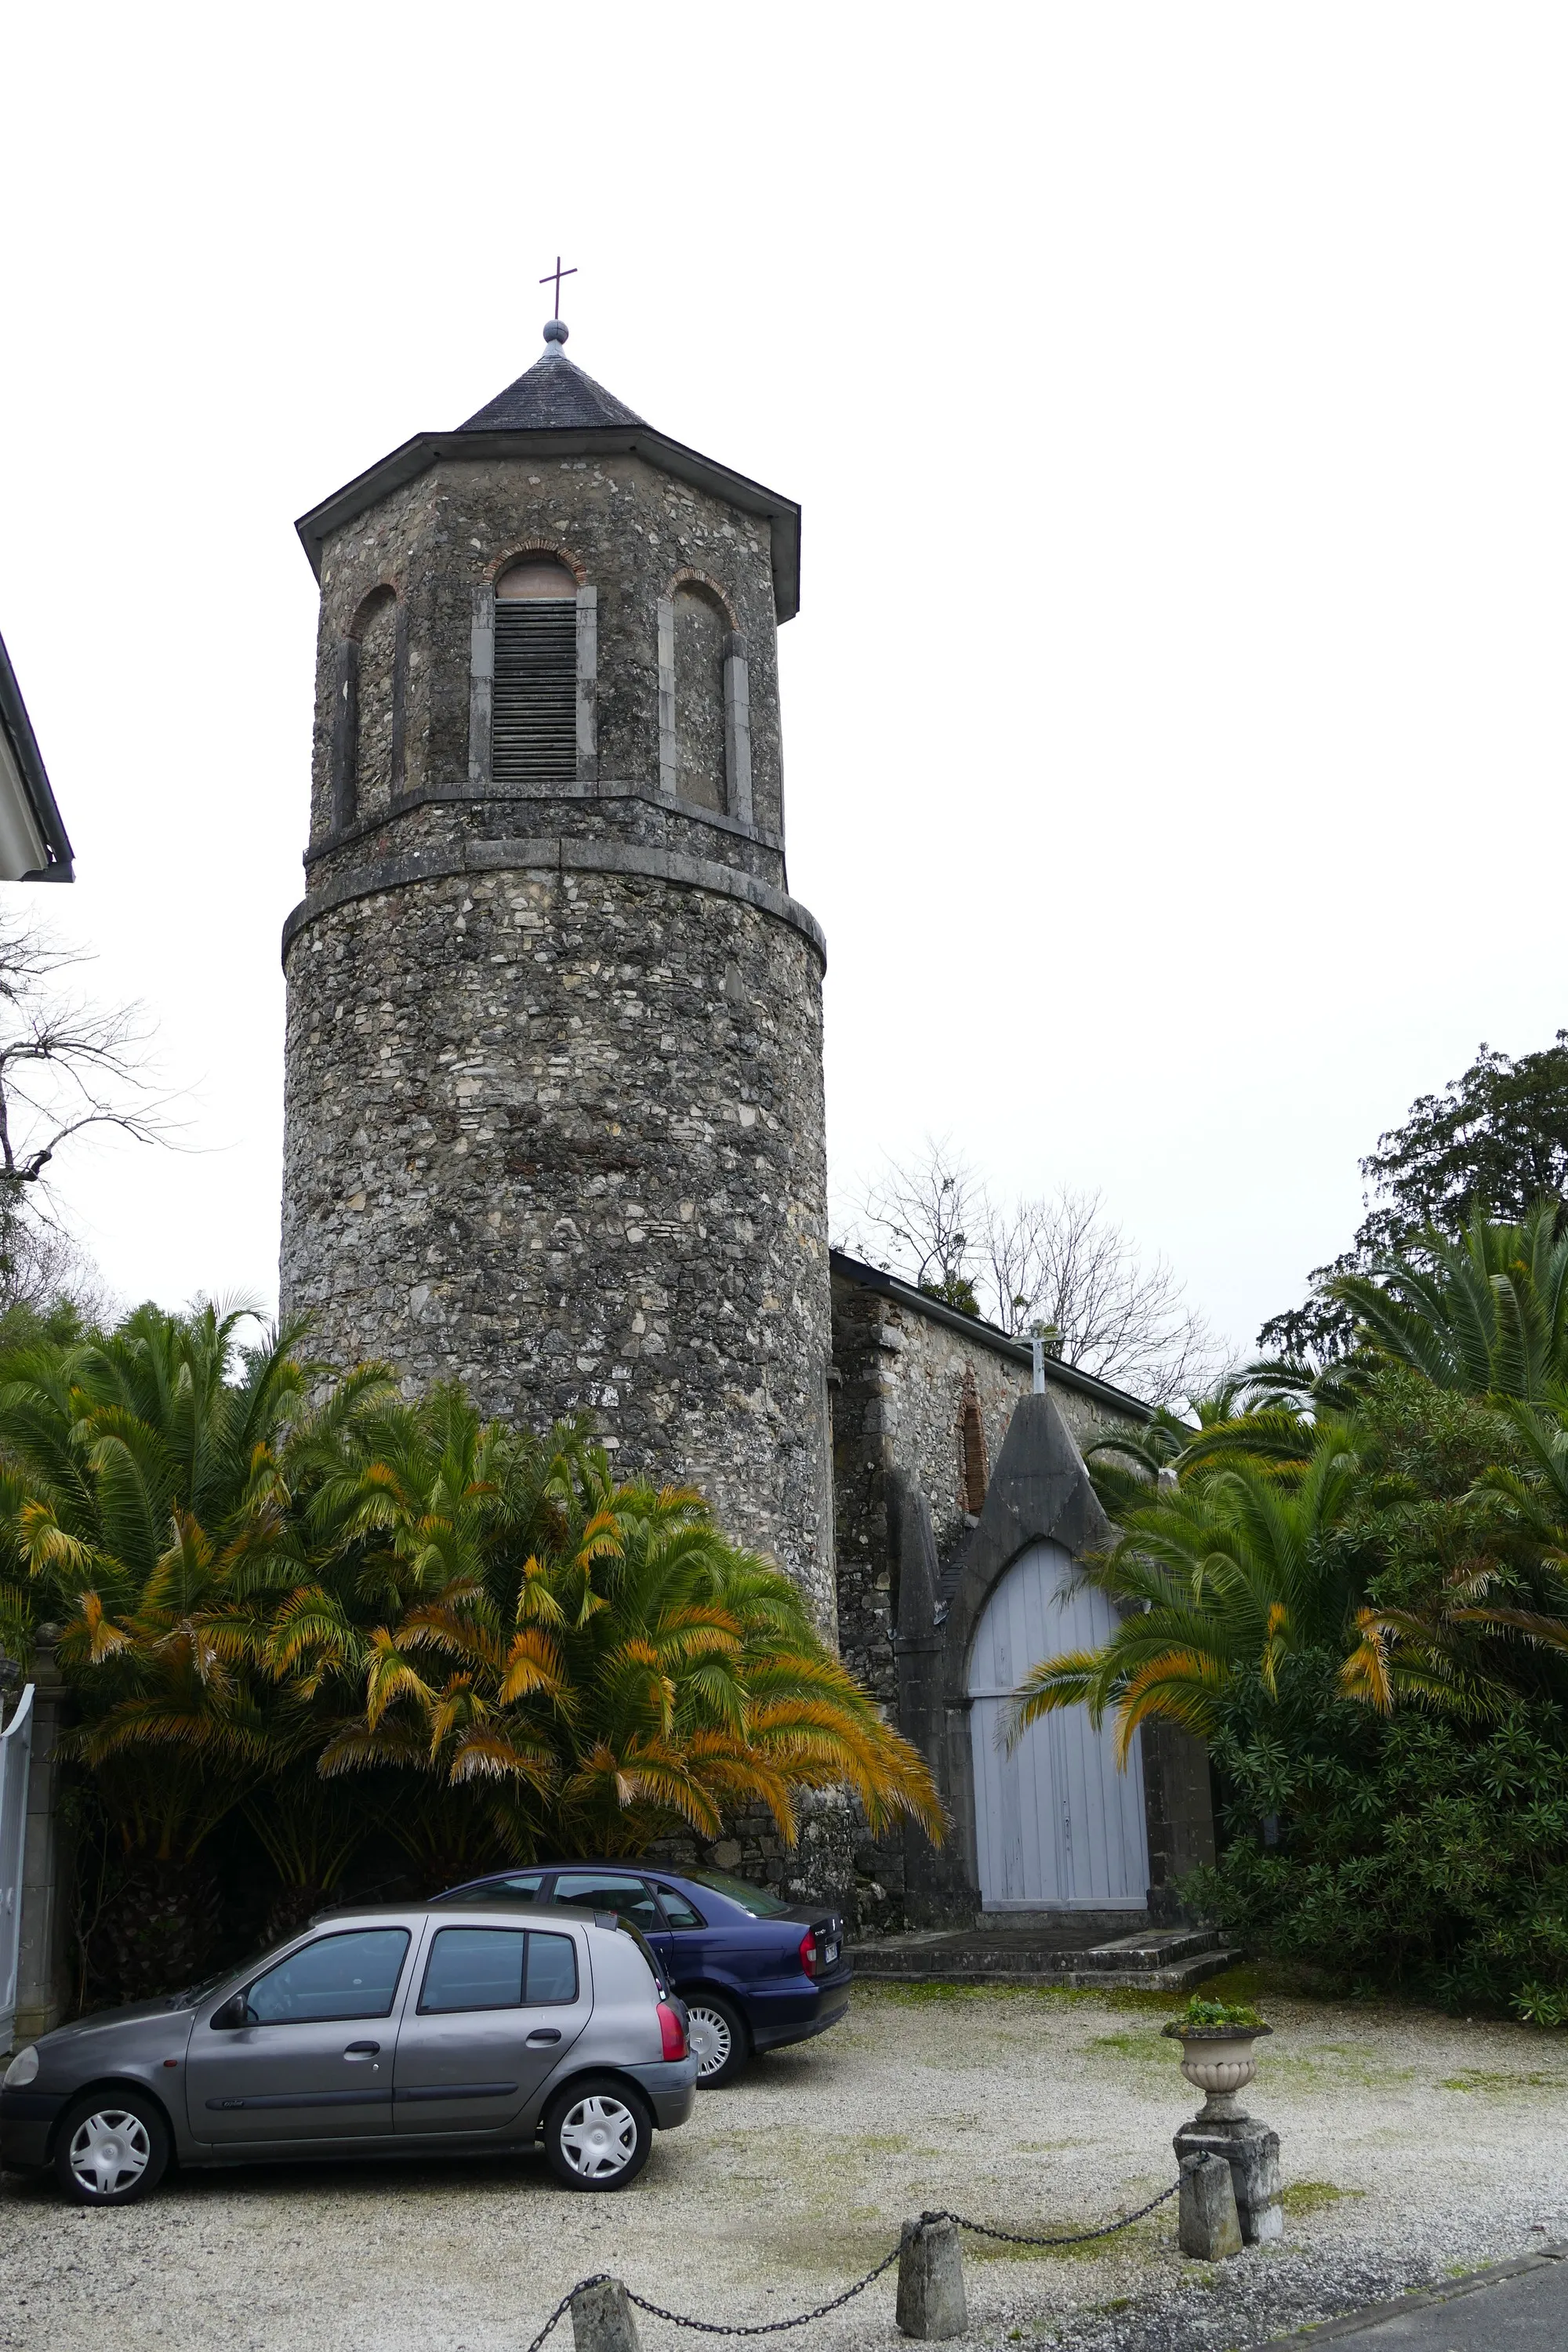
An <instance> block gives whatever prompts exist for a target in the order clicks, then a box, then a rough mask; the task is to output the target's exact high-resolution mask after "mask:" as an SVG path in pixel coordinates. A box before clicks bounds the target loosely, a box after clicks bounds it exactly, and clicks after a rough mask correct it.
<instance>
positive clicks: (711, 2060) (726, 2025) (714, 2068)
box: [687, 2004, 735, 2082]
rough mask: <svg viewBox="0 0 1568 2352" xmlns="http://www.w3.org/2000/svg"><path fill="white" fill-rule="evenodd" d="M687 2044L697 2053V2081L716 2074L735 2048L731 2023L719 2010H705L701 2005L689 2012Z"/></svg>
mask: <svg viewBox="0 0 1568 2352" xmlns="http://www.w3.org/2000/svg"><path fill="white" fill-rule="evenodd" d="M687 2020H688V2023H687V2042H688V2045H689V2048H690V2049H691V2050H692V2051H693V2052H694V2053H696V2058H697V2079H698V2081H699V2082H701V2080H702V2078H703V2076H704V2075H705V2074H717V2073H718V2072H719V2069H720V2067H721V2066H722V2065H724V2064H725V2063H726V2062H727V2061H728V2059H729V2056H730V2053H731V2050H732V2049H733V2048H734V2046H735V2042H734V2036H733V2035H732V2034H731V2032H730V2021H729V2019H728V2018H727V2017H725V2016H724V2015H723V2014H722V2013H721V2011H719V2010H716V2009H703V2008H702V2007H701V2006H700V2004H699V2006H698V2007H697V2008H695V2009H689V2010H688V2011H687Z"/></svg>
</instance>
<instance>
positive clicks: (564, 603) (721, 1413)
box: [281, 321, 834, 1629]
mask: <svg viewBox="0 0 1568 2352" xmlns="http://www.w3.org/2000/svg"><path fill="white" fill-rule="evenodd" d="M545 333H546V350H545V353H544V356H543V357H542V359H541V360H540V361H539V362H537V363H536V364H535V365H534V366H533V367H532V368H531V369H530V370H529V371H528V373H526V374H525V375H523V376H522V377H521V378H520V379H519V381H518V382H517V383H514V384H512V385H511V386H510V388H509V389H508V390H507V391H505V392H503V393H502V394H500V396H499V397H498V398H497V399H496V400H494V401H492V402H491V403H490V404H489V406H488V407H486V408H483V409H481V410H480V411H479V415H477V416H474V417H471V418H470V419H469V421H468V424H467V425H463V426H462V427H461V428H460V429H459V430H458V431H457V432H455V433H441V434H422V435H419V436H416V438H415V439H414V440H412V441H410V442H407V443H406V444H405V446H403V447H402V448H401V449H398V450H396V451H395V452H394V454H393V455H392V456H391V457H387V458H385V459H384V460H383V461H382V463H381V464H380V465H378V466H375V467H372V468H371V470H370V471H369V472H368V473H365V474H363V475H362V476H361V477H360V478H359V479H358V480H357V481H355V482H353V483H351V484H350V485H349V486H348V488H346V489H344V490H342V491H341V492H339V493H338V495H337V496H336V497H335V498H332V499H328V500H327V501H326V502H325V503H324V504H323V505H321V506H320V507H318V508H316V509H314V511H313V512H312V513H310V514H309V515H307V516H306V517H305V518H304V519H303V520H302V521H301V522H300V526H299V529H300V536H301V538H302V540H303V541H304V543H305V547H306V551H307V552H308V553H309V555H310V560H311V562H312V564H313V566H314V568H315V570H316V572H317V575H318V578H319V580H320V583H321V628H320V638H319V651H318V670H317V697H316V728H315V744H314V761H313V779H312V791H311V817H310V846H309V848H308V850H307V851H306V854H305V866H306V876H307V895H306V897H305V898H304V899H303V900H302V902H301V903H300V906H298V907H297V908H295V910H294V912H293V913H292V914H291V915H290V916H289V920H288V923H287V925H286V926H285V930H284V941H283V957H284V966H285V971H286V974H287V979H288V995H289V1012H288V1045H287V1077H286V1099H285V1156H284V1189H283V1241H282V1266H281V1273H282V1301H283V1306H284V1309H285V1311H286V1312H289V1313H292V1312H296V1311H299V1310H302V1309H304V1310H309V1311H310V1313H311V1314H312V1315H313V1317H314V1318H315V1340H316V1343H317V1344H318V1345H319V1346H320V1348H321V1350H322V1351H323V1352H324V1353H326V1354H329V1355H331V1357H332V1358H334V1359H335V1360H338V1361H340V1362H344V1363H346V1362H350V1361H352V1360H356V1359H360V1358H364V1357H372V1356H376V1357H384V1358H386V1359H388V1360H390V1361H391V1362H392V1363H394V1364H395V1366H396V1367H397V1368H398V1370H400V1372H401V1373H402V1374H403V1376H404V1378H405V1383H406V1385H407V1386H408V1388H409V1390H410V1391H411V1392H412V1391H418V1390H420V1389H423V1388H425V1387H426V1386H428V1385H429V1384H430V1383H431V1382H432V1381H437V1380H442V1379H448V1378H455V1379H458V1380H461V1381H463V1382H464V1383H465V1384H466V1386H467V1387H468V1389H469V1391H471V1392H472V1394H473V1395H474V1397H475V1399H476V1401H477V1402H478V1403H479V1406H480V1407H481V1409H482V1410H483V1411H484V1412H487V1413H489V1414H501V1415H507V1416H512V1417H515V1418H517V1419H518V1420H520V1421H523V1422H527V1423H532V1424H533V1425H535V1426H542V1425H543V1424H545V1423H548V1422H549V1421H550V1420H551V1419H552V1418H553V1417H554V1416H556V1415H558V1414H561V1413H564V1412H573V1411H576V1410H579V1409H586V1410H588V1411H590V1412H592V1413H593V1415H594V1416H595V1421H596V1423H597V1424H598V1426H599V1427H600V1429H601V1431H602V1432H603V1433H604V1436H605V1442H606V1443H607V1444H609V1445H611V1446H612V1447H613V1448H614V1451H615V1458H616V1462H617V1465H619V1466H620V1467H621V1468H622V1469H623V1471H624V1472H625V1473H626V1474H630V1473H632V1472H638V1473H647V1475H651V1476H653V1477H654V1478H656V1479H658V1480H667V1479H673V1478H681V1479H689V1480H691V1481H694V1482H695V1483H697V1484H699V1485H700V1486H702V1488H703V1489H704V1491H705V1492H706V1493H707V1494H708V1495H709V1496H710V1498H711V1499H712V1501H713V1503H714V1504H715V1506H716V1507H717V1509H718V1511H719V1514H720V1516H721V1520H722V1522H723V1524H724V1525H725V1527H726V1528H727V1529H728V1530H729V1531H730V1532H731V1533H732V1534H734V1535H735V1536H737V1537H738V1538H741V1539H742V1540H744V1541H747V1542H749V1543H752V1544H753V1545H755V1546H756V1547H757V1548H758V1549H762V1550H764V1551H767V1552H769V1553H771V1554H772V1555H773V1557H774V1558H775V1559H777V1560H778V1561H779V1562H780V1563H781V1565H783V1566H784V1568H786V1569H787V1570H789V1571H790V1573H791V1574H792V1575H793V1576H794V1577H795V1579H796V1580H798V1582H799V1583H800V1584H801V1586H802V1587H803V1589H804V1591H805V1592H806V1594H807V1595H808V1597H809V1600H810V1602H811V1605H812V1608H813V1611H814V1613H815V1614H816V1618H817V1620H818V1622H820V1623H821V1624H823V1625H824V1626H825V1627H826V1628H828V1629H831V1627H832V1624H833V1618H834V1601H833V1590H834V1578H833V1542H832V1507H831V1470H830V1455H829V1444H828V1428H827V1368H828V1356H829V1328H828V1264H827V1229H826V1200H825V1189H826V1167H825V1150H824V1120H823V1089H822V974H823V968H824V962H825V948H824V941H823V937H822V933H821V931H820V930H819V929H818V927H817V925H816V922H814V920H813V919H812V918H811V916H810V915H809V914H808V913H807V912H806V911H805V908H803V907H801V906H799V905H797V904H796V902H795V900H794V899H793V898H791V897H790V896H789V893H788V887H787V882H786V878H785V870H784V798H783V775H782V763H781V751H780V730H779V698H778V669H777V629H778V624H779V623H780V622H781V621H784V620H788V619H789V618H790V617H791V616H792V614H794V612H795V609H796V604H797V601H798V562H799V520H800V519H799V510H798V509H797V508H796V507H795V506H794V505H793V504H792V503H791V502H790V501H789V500H788V499H781V498H779V497H777V496H776V495H775V494H774V493H773V491H771V490H766V489H763V488H761V487H760V486H759V485H758V484H756V483H754V482H752V481H748V480H747V479H746V478H744V477H743V476H742V475H739V474H735V473H731V472H730V471H729V470H728V469H727V468H726V467H721V466H718V465H715V464H713V463H712V462H711V461H710V460H709V459H708V458H705V457H700V456H699V455H698V454H697V453H696V452H695V451H693V450H690V449H687V448H684V447H683V446H681V445H680V444H679V443H678V442H674V441H670V440H668V438H667V437H666V436H663V435H662V434H658V433H656V432H654V431H652V430H651V429H650V428H649V427H648V426H647V425H644V424H643V423H642V421H641V420H640V419H639V418H637V416H635V415H632V413H631V411H630V410H629V409H626V408H625V407H623V406H622V404H620V403H619V402H618V401H616V400H615V399H614V398H612V396H611V395H610V394H607V393H606V392H605V391H604V390H603V389H602V388H601V387H600V386H599V385H598V384H596V383H594V382H593V380H592V379H591V378H590V377H588V376H586V375H584V373H582V371H581V370H580V369H578V368H577V367H575V366H574V364H573V362H571V361H570V360H568V359H567V357H566V356H565V352H564V351H563V342H564V340H565V330H564V329H563V328H562V327H560V326H559V324H558V323H557V322H555V321H552V322H551V324H550V326H549V327H547V328H546V330H545Z"/></svg>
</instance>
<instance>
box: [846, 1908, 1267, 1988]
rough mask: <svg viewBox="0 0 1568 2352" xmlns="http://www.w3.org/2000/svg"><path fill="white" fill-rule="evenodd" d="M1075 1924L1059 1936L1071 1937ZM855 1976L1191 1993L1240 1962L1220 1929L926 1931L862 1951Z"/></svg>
mask: <svg viewBox="0 0 1568 2352" xmlns="http://www.w3.org/2000/svg"><path fill="white" fill-rule="evenodd" d="M1071 1927H1072V1922H1071V1920H1070V1915H1069V1916H1068V1918H1067V1919H1064V1920H1062V1921H1061V1922H1059V1923H1058V1928H1059V1931H1065V1932H1066V1933H1068V1934H1070V1932H1071ZM849 1957H850V1958H851V1959H852V1960H853V1962H854V1964H855V1974H856V1976H857V1977H858V1978H859V1979H861V1980H862V1981H864V1982H867V1983H870V1984H876V1983H887V1984H1031V1985H1059V1986H1068V1987H1072V1988H1076V1989H1078V1990H1082V1991H1093V1990H1104V1991H1115V1990H1120V1989H1122V1988H1128V1989H1132V1990H1140V1991H1145V1992H1185V1991H1187V1990H1188V1989H1189V1988H1190V1987H1192V1986H1194V1985H1197V1984H1201V1983H1202V1982H1203V1981H1204V1979H1205V1977H1213V1976H1218V1975H1219V1973H1220V1971H1221V1970H1222V1969H1227V1968H1229V1966H1230V1965H1231V1962H1232V1961H1233V1960H1234V1959H1235V1958H1237V1954H1236V1953H1235V1952H1233V1951H1230V1950H1228V1949H1227V1948H1226V1947H1225V1946H1224V1945H1222V1944H1221V1942H1220V1940H1219V1937H1218V1936H1217V1935H1216V1934H1215V1930H1214V1929H1213V1928H1212V1927H1140V1928H1138V1929H1136V1930H1135V1931H1134V1932H1133V1933H1132V1934H1131V1935H1130V1936H1118V1937H1112V1938H1111V1939H1110V1941H1108V1942H1105V1943H1090V1942H1080V1941H1078V1940H1077V1939H1076V1938H1075V1940H1074V1941H1072V1942H1071V1943H1066V1942H1064V1941H1063V1940H1061V1937H1060V1933H1058V1937H1056V1938H1053V1937H1051V1936H1050V1934H1049V1931H1048V1928H1047V1930H1046V1931H1045V1932H1041V1929H1040V1928H1039V1927H1031V1928H1027V1929H1022V1930H1021V1929H1019V1928H1017V1927H1010V1928H1000V1929H998V1928H994V1927H991V1926H990V1925H989V1924H985V1925H982V1926H977V1927H960V1928H942V1929H935V1930H930V1929H928V1930H924V1931H921V1932H917V1933H915V1934H912V1935H903V1936H881V1937H877V1938H876V1939H875V1940H874V1941H868V1942H867V1943H864V1944H854V1945H851V1947H850V1951H849Z"/></svg>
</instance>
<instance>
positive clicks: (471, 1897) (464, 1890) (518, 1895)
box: [436, 1870, 544, 1903]
mask: <svg viewBox="0 0 1568 2352" xmlns="http://www.w3.org/2000/svg"><path fill="white" fill-rule="evenodd" d="M543 1884H544V1873H543V1872H542V1870H521V1871H518V1872H517V1873H516V1874H513V1875H511V1876H509V1877H506V1878H485V1879H481V1880H480V1882H479V1885H478V1886H455V1887H453V1889H452V1891H451V1893H450V1894H449V1895H437V1897H436V1900H437V1903H537V1902H538V1900H539V1890H540V1888H541V1887H542V1885H543Z"/></svg>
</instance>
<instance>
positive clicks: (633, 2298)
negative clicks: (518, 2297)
mask: <svg viewBox="0 0 1568 2352" xmlns="http://www.w3.org/2000/svg"><path fill="white" fill-rule="evenodd" d="M1181 2185H1182V2184H1181V2182H1180V2181H1179V2180H1173V2181H1172V2183H1171V2185H1170V2187H1169V2189H1161V2191H1160V2194H1159V2195H1158V2197H1151V2199H1150V2200H1149V2202H1148V2203H1147V2205H1140V2206H1139V2208H1138V2210H1137V2211H1136V2213H1123V2214H1122V2215H1121V2218H1120V2220H1118V2221H1106V2222H1104V2223H1102V2224H1101V2226H1100V2228H1099V2229H1098V2230H1075V2231H1071V2232H1070V2233H1069V2234H1068V2236H1066V2237H1059V2238H1032V2237H1027V2236H1026V2235H1025V2234H1024V2232H1023V2231H1018V2230H994V2229H992V2228H991V2226H990V2224H989V2223H988V2222H985V2221H970V2220H969V2219H968V2218H967V2216H966V2215H964V2214H963V2213H949V2212H946V2211H942V2212H939V2213H922V2214H921V2221H922V2222H931V2221H952V2222H953V2223H955V2224H956V2226H957V2227H958V2228H959V2229H961V2230H973V2231H974V2232H975V2234H976V2235H977V2236H979V2237H982V2238H996V2239H999V2240H1000V2241H1001V2242H1002V2243H1003V2244H1004V2245H1006V2246H1085V2245H1088V2244H1089V2241H1090V2240H1091V2239H1093V2238H1110V2237H1114V2236H1115V2234H1116V2232H1117V2231H1118V2230H1129V2229H1131V2226H1132V2224H1133V2222H1134V2221H1142V2220H1144V2218H1145V2217H1146V2216H1147V2215H1148V2214H1150V2213H1153V2212H1156V2211H1158V2210H1159V2208H1160V2207H1161V2206H1162V2205H1163V2204H1165V2203H1166V2202H1167V2201H1168V2200H1170V2199H1171V2198H1173V2196H1174V2195H1175V2193H1176V2191H1177V2189H1179V2188H1180V2187H1181ZM901 2252H903V2242H902V2240H901V2239H900V2242H899V2244H898V2245H896V2246H895V2247H894V2248H893V2251H892V2252H891V2253H890V2254H884V2255H883V2257H882V2259H881V2261H880V2262H879V2263H878V2264H877V2266H876V2268H875V2270H869V2271H868V2272H867V2273H866V2275H865V2277H864V2278H858V2279H857V2280H856V2282H855V2284H854V2285H853V2286H847V2287H846V2288H845V2290H844V2292H843V2294H836V2295H835V2296H834V2297H833V2299H832V2301H831V2302H830V2303H819V2304H817V2305H815V2306H814V2307H813V2308H812V2309H811V2310H810V2311H799V2312H796V2313H795V2315H794V2316H793V2317H792V2318H789V2319H758V2320H752V2321H750V2322H741V2321H736V2322H730V2321H725V2320H721V2319H693V2318H691V2317H690V2316H689V2314H688V2313H686V2312H684V2311H666V2310H665V2308H664V2306H663V2305H662V2304H658V2303H649V2301H648V2300H647V2296H646V2295H641V2294H633V2292H632V2290H631V2288H630V2287H629V2286H628V2287H627V2288H626V2301H627V2302H628V2303H635V2304H636V2305H637V2309H638V2310H639V2311H646V2312H647V2315H648V2317H649V2318H650V2319H666V2320H668V2322H669V2324H670V2326H672V2327H688V2328H690V2329H691V2330H692V2332H693V2333H694V2334H696V2335H698V2336H782V2335H784V2332H785V2331H786V2329H788V2328H791V2327H806V2326H810V2324H811V2322H812V2321H813V2320H814V2319H826V2316H827V2315H828V2313H829V2312H830V2311H838V2310H841V2309H842V2308H843V2306H844V2305H845V2304H847V2303H853V2301H854V2300H855V2297H856V2296H857V2295H858V2294H865V2292H866V2289H867V2288H868V2286H872V2285H874V2284H876V2282H877V2280H878V2279H879V2278H880V2277H881V2275H882V2273H883V2272H884V2271H890V2270H891V2269H892V2267H893V2264H894V2263H896V2262H897V2261H898V2259H899V2256H900V2253H901ZM609 2276H610V2273H609V2272H608V2271H595V2273H594V2275H593V2276H592V2278H584V2279H579V2280H578V2282H577V2284H576V2285H575V2286H574V2287H571V2288H569V2289H568V2290H567V2292H566V2294H563V2296H562V2298H561V2300H560V2302H559V2303H558V2304H557V2305H556V2306H555V2308H554V2310H553V2311H552V2313H551V2315H550V2316H549V2318H548V2319H547V2320H546V2321H545V2323H544V2325H543V2326H542V2328H541V2329H540V2331H539V2333H538V2335H537V2336H535V2337H534V2339H533V2341H532V2343H531V2345H530V2346H529V2347H528V2352H541V2347H542V2345H543V2343H544V2339H545V2337H546V2336H548V2335H549V2334H550V2332H551V2330H552V2328H553V2327H556V2326H559V2325H560V2323H561V2321H562V2320H563V2319H564V2318H565V2316H566V2314H567V2313H568V2312H569V2311H570V2310H571V2308H572V2303H573V2298H574V2296H575V2295H579V2294H582V2293H583V2290H584V2287H590V2286H603V2285H604V2284H605V2281H606V2280H607V2279H608V2278H609Z"/></svg>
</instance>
